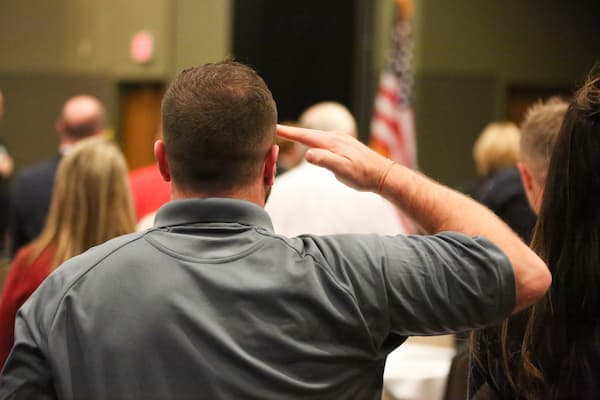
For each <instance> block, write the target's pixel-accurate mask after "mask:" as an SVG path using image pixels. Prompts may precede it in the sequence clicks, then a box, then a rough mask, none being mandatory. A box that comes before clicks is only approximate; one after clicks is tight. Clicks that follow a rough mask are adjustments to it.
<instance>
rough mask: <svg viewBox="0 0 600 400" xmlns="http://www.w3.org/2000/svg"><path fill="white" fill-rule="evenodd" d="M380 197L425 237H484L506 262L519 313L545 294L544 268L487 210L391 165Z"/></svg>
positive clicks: (526, 247) (517, 238)
mask: <svg viewBox="0 0 600 400" xmlns="http://www.w3.org/2000/svg"><path fill="white" fill-rule="evenodd" d="M381 189H382V190H381V194H382V195H383V196H384V197H386V198H387V199H388V200H390V201H391V202H393V203H394V204H395V205H396V206H398V207H399V208H401V209H402V210H403V211H404V212H405V213H406V215H408V216H409V217H411V218H412V219H413V220H414V221H415V222H416V223H417V224H419V225H420V226H421V227H422V228H423V229H424V230H426V231H427V232H429V233H436V232H441V231H457V232H461V233H464V234H465V235H468V236H484V237H486V238H487V239H489V240H491V241H492V242H493V243H494V244H496V246H498V247H499V248H500V249H501V250H502V251H503V252H504V253H505V254H506V255H507V256H508V258H509V259H510V261H511V263H512V265H513V269H514V273H515V278H516V284H517V307H516V310H520V309H522V308H524V307H526V306H528V305H529V304H531V303H532V302H534V301H535V300H537V299H538V298H539V296H540V295H541V294H542V293H544V292H545V290H546V288H547V287H548V285H549V284H550V275H549V272H548V270H547V267H546V265H545V264H544V263H543V262H542V261H541V260H540V259H539V258H538V257H537V255H536V254H535V253H534V252H533V251H532V250H531V249H530V248H529V247H528V246H527V245H526V244H525V243H523V242H522V241H521V240H520V239H519V237H518V236H517V235H516V234H515V233H514V232H513V231H512V230H511V229H510V228H509V227H508V226H507V225H506V224H505V223H504V222H502V221H501V220H500V219H499V218H498V217H496V215H495V214H494V213H492V212H491V211H490V210H489V209H487V208H486V207H484V206H482V205H481V204H479V203H477V202H476V201H474V200H472V199H471V198H469V197H467V196H465V195H463V194H461V193H459V192H456V191H454V190H452V189H450V188H448V187H446V186H443V185H441V184H439V183H436V182H434V181H433V180H431V179H429V178H427V177H426V176H424V175H422V174H420V173H418V172H415V171H412V170H410V169H408V168H405V167H403V166H400V165H394V166H393V167H392V169H391V170H390V172H389V173H388V175H387V177H386V179H385V182H383V185H382V188H381Z"/></svg>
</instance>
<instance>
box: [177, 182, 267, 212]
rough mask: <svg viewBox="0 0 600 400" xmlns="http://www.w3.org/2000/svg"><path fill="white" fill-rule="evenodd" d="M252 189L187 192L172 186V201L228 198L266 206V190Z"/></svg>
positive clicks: (253, 187)
mask: <svg viewBox="0 0 600 400" xmlns="http://www.w3.org/2000/svg"><path fill="white" fill-rule="evenodd" d="M255 186H256V185H252V186H250V187H243V188H236V189H231V190H226V191H218V192H195V191H193V192H192V191H186V190H181V189H179V188H178V187H177V186H176V185H174V184H172V185H171V200H183V199H207V198H215V197H217V198H227V199H238V200H245V201H249V202H251V203H254V204H256V205H258V206H259V207H261V208H264V206H265V198H266V194H265V189H263V188H261V187H255Z"/></svg>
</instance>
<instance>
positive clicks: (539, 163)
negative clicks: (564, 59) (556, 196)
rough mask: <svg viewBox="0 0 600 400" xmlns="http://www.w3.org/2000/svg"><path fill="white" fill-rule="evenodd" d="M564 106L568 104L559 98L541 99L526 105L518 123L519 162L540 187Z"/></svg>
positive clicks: (544, 177) (565, 110) (563, 112)
mask: <svg viewBox="0 0 600 400" xmlns="http://www.w3.org/2000/svg"><path fill="white" fill-rule="evenodd" d="M567 108H568V103H566V102H565V101H564V100H562V99H560V98H558V97H551V98H550V99H548V100H546V101H545V102H542V101H540V102H538V103H536V104H534V105H533V106H531V108H529V110H528V111H527V114H526V116H525V119H524V120H523V123H522V125H521V142H520V146H521V152H520V153H521V154H520V158H521V161H522V162H523V163H524V164H525V165H526V166H527V168H528V169H529V172H530V173H531V175H532V177H533V179H535V180H536V181H537V183H538V184H540V185H542V186H543V183H544V181H545V179H546V173H547V171H548V163H549V162H550V156H551V154H552V149H553V148H554V143H555V141H556V138H557V136H558V132H559V131H560V126H561V125H562V121H563V119H564V116H565V113H566V112H567Z"/></svg>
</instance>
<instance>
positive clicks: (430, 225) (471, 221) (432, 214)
mask: <svg viewBox="0 0 600 400" xmlns="http://www.w3.org/2000/svg"><path fill="white" fill-rule="evenodd" d="M278 134H279V136H281V137H284V138H286V139H289V140H294V141H297V142H300V143H303V144H305V145H307V146H309V147H311V149H310V150H309V151H308V152H307V153H306V159H307V161H309V162H311V163H313V164H315V165H318V166H321V167H324V168H327V169H329V170H331V171H332V172H333V173H334V174H335V175H336V177H337V178H338V179H339V180H340V181H341V182H343V183H345V184H346V185H348V186H351V187H353V188H355V189H357V190H363V191H372V192H376V193H380V194H381V195H382V196H384V197H385V198H386V199H388V200H389V201H391V202H392V203H394V204H395V205H396V206H397V207H399V208H400V209H402V211H404V213H406V215H408V216H409V217H411V218H412V219H413V220H414V221H415V222H416V223H417V224H419V225H420V226H421V227H422V228H423V229H425V230H426V231H427V232H430V233H436V232H441V231H457V232H461V233H464V234H466V235H469V236H484V237H486V238H488V239H489V240H491V241H492V242H494V244H496V246H498V247H499V248H500V249H502V251H504V253H505V254H506V255H507V256H508V258H509V260H510V261H511V263H512V266H513V271H514V275H515V283H516V292H517V298H516V306H515V310H514V311H520V310H522V309H523V308H525V307H527V306H529V305H530V304H532V303H534V302H535V301H536V300H537V299H539V298H540V297H541V296H543V295H544V293H545V292H546V290H548V287H549V286H550V282H551V275H550V272H549V271H548V268H547V266H546V265H545V264H544V262H543V261H542V260H541V259H540V258H539V257H538V256H537V255H536V254H535V253H534V252H533V251H532V250H531V249H529V247H528V246H527V245H526V244H525V243H523V242H522V241H521V239H519V237H518V236H517V235H516V234H515V233H514V232H513V231H512V230H511V229H510V228H509V227H508V226H507V225H506V224H505V223H504V222H502V221H501V220H500V219H498V218H497V217H496V216H495V215H494V214H493V213H492V212H491V211H490V210H488V209H487V208H485V207H484V206H482V205H480V204H479V203H477V202H476V201H474V200H472V199H470V198H469V197H467V196H464V195H462V194H460V193H458V192H456V191H454V190H452V189H450V188H448V187H446V186H443V185H441V184H439V183H436V182H434V181H433V180H431V179H429V178H427V177H426V176H424V175H422V174H420V173H418V172H415V171H412V170H410V169H408V168H405V167H403V166H401V165H398V164H394V163H392V161H391V160H388V159H386V158H385V157H383V156H381V155H380V154H378V153H376V152H375V151H373V150H371V149H369V148H368V147H367V146H365V145H363V144H362V143H360V142H359V141H357V140H356V139H354V138H352V137H350V136H348V135H344V134H338V133H328V132H322V131H315V130H309V129H301V128H293V127H288V126H282V125H280V126H278Z"/></svg>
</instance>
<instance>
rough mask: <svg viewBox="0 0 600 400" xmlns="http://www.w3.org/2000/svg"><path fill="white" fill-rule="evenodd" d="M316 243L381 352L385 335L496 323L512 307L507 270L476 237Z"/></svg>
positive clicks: (501, 257) (497, 253)
mask: <svg viewBox="0 0 600 400" xmlns="http://www.w3.org/2000/svg"><path fill="white" fill-rule="evenodd" d="M319 243H320V244H319V247H320V249H321V252H322V254H324V256H325V258H326V259H327V263H328V264H329V265H330V267H331V268H332V270H333V271H334V274H335V275H336V276H337V277H338V280H339V282H342V284H343V285H344V286H345V287H347V288H348V289H347V290H348V291H349V292H350V293H352V295H353V296H354V297H355V301H356V303H357V306H358V307H360V309H361V312H362V315H363V318H364V321H365V324H366V325H368V327H369V330H370V331H371V335H372V337H373V339H374V342H375V343H376V345H377V346H380V348H381V346H383V343H384V342H385V341H386V340H387V339H389V338H390V335H398V336H402V337H403V336H416V335H440V334H447V333H454V332H458V331H466V330H472V329H477V328H481V327H483V326H487V325H491V324H494V323H498V322H499V321H501V320H502V319H504V318H505V317H507V316H508V315H509V314H510V313H511V312H512V310H513V308H514V306H515V300H516V299H515V293H516V289H515V281H514V274H513V270H512V265H511V263H510V261H509V260H508V258H507V257H506V255H505V254H504V253H503V252H502V251H501V250H500V249H499V248H498V247H496V246H495V245H494V244H493V243H492V242H490V241H489V240H487V239H485V238H482V237H475V238H470V237H467V236H465V235H463V234H460V233H456V232H443V233H439V234H436V235H431V236H420V235H412V236H403V235H399V236H383V237H381V236H376V235H364V236H356V235H342V236H336V237H329V238H325V239H322V241H321V242H319Z"/></svg>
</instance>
